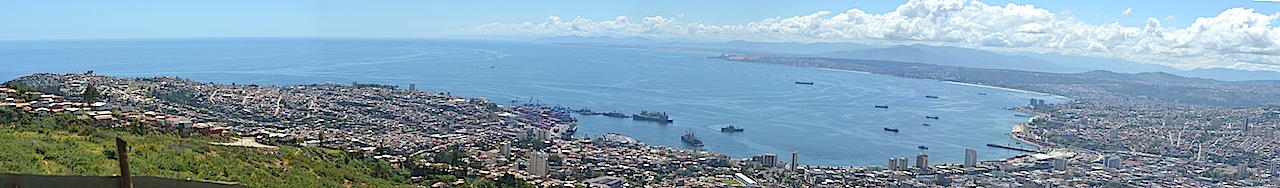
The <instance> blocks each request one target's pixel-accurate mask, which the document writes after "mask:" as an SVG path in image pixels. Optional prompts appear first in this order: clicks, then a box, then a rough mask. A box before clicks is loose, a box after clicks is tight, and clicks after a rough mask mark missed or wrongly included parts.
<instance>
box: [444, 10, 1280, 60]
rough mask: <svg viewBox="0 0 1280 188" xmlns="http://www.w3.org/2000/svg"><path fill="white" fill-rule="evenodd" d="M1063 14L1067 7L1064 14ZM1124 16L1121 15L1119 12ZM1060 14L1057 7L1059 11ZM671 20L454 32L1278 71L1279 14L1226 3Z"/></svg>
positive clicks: (556, 21)
mask: <svg viewBox="0 0 1280 188" xmlns="http://www.w3.org/2000/svg"><path fill="white" fill-rule="evenodd" d="M1067 11H1069V10H1067ZM1129 11H1130V10H1126V11H1125V13H1121V14H1124V15H1127V12H1129ZM1064 12H1066V11H1064ZM678 18H680V16H676V17H663V16H651V17H644V18H642V19H639V20H633V19H631V18H628V17H626V16H618V17H617V18H614V19H612V20H604V21H593V20H590V19H585V18H581V17H579V18H574V19H572V20H567V21H566V20H563V19H561V18H560V17H558V16H554V15H553V16H548V17H547V18H546V20H544V21H543V22H541V23H533V22H518V23H496V22H495V23H489V24H482V25H477V26H473V27H469V28H463V29H460V30H459V32H461V33H462V34H468V35H488V36H562V35H582V36H624V37H630V36H640V37H650V38H659V39H662V38H667V39H672V38H696V39H707V40H746V41H764V42H857V43H871V44H928V45H946V46H958V47H970V48H980V49H987V50H998V51H1017V52H1038V53H1045V52H1050V53H1062V54H1067V55H1081V56H1089V57H1103V58H1123V59H1127V60H1131V61H1136V62H1142V63H1151V64H1160V65H1166V66H1171V67H1174V68H1179V69H1195V68H1229V69H1240V70H1266V71H1280V26H1277V22H1276V21H1277V19H1280V13H1272V14H1269V15H1268V14H1264V13H1258V12H1254V10H1253V9H1247V8H1232V9H1227V10H1224V11H1223V12H1221V13H1220V14H1218V15H1217V16H1213V17H1200V18H1196V19H1195V21H1194V22H1193V23H1192V24H1191V25H1190V26H1188V27H1185V28H1176V27H1165V26H1162V25H1161V24H1160V23H1161V22H1162V21H1173V20H1172V19H1173V18H1172V17H1170V18H1166V19H1164V20H1161V19H1157V18H1147V21H1146V22H1147V23H1146V24H1145V26H1143V27H1141V28H1139V27H1126V26H1122V25H1121V24H1120V23H1118V22H1113V23H1107V24H1097V25H1095V24H1089V23H1085V22H1083V21H1080V20H1076V19H1075V18H1073V17H1071V16H1069V13H1062V14H1055V13H1053V12H1050V11H1049V10H1047V9H1043V8H1037V7H1035V6H1034V5H1030V4H1027V5H1019V4H1012V3H1010V4H1006V5H1004V6H997V5H987V4H984V3H982V2H980V1H977V0H911V1H908V2H906V3H904V4H902V5H900V6H898V8H897V9H896V10H894V11H892V12H888V13H884V14H870V13H866V12H864V11H862V10H860V9H856V8H855V9H850V10H848V11H846V12H842V13H832V12H828V11H819V12H816V13H813V14H809V15H802V16H792V17H774V18H767V19H763V20H759V21H754V22H749V23H745V24H737V25H732V24H731V25H708V24H702V23H697V22H693V23H687V22H684V21H681V20H678Z"/></svg>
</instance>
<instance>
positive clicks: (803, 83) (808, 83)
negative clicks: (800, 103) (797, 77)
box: [796, 82, 813, 85]
mask: <svg viewBox="0 0 1280 188" xmlns="http://www.w3.org/2000/svg"><path fill="white" fill-rule="evenodd" d="M796 84H800V85H813V82H796Z"/></svg>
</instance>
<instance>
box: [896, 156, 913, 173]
mask: <svg viewBox="0 0 1280 188" xmlns="http://www.w3.org/2000/svg"><path fill="white" fill-rule="evenodd" d="M910 163H911V162H910V161H907V158H906V157H901V158H898V170H907V167H910V166H911V165H908V164H910Z"/></svg>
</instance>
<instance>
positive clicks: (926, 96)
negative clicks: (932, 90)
mask: <svg viewBox="0 0 1280 188" xmlns="http://www.w3.org/2000/svg"><path fill="white" fill-rule="evenodd" d="M924 98H930V99H936V98H938V96H933V95H925V96H924Z"/></svg>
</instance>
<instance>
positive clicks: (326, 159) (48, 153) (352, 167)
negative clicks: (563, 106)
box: [0, 126, 407, 187]
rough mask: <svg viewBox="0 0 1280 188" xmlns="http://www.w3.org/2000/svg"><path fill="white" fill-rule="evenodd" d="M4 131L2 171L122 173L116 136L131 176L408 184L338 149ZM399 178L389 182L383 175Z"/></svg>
mask: <svg viewBox="0 0 1280 188" xmlns="http://www.w3.org/2000/svg"><path fill="white" fill-rule="evenodd" d="M60 130H62V129H52V130H51V129H47V128H33V127H27V126H8V127H2V126H0V151H3V152H0V172H4V173H27V174H58V175H71V174H74V175H112V174H118V173H119V169H118V168H117V167H116V163H117V162H116V161H115V160H114V158H113V156H112V155H113V154H112V153H114V150H115V141H114V138H116V137H121V138H124V139H125V140H126V141H128V142H129V145H130V148H131V151H130V154H129V159H130V160H129V163H130V165H131V166H132V170H133V173H134V174H145V175H153V176H160V177H169V178H191V179H204V180H215V181H231V182H239V183H242V184H244V185H247V186H249V187H345V185H344V183H345V182H350V183H351V184H350V185H352V186H354V187H396V186H405V184H404V183H403V182H404V180H403V177H407V175H406V174H404V173H407V172H405V171H404V170H396V169H394V168H391V167H390V165H389V164H387V163H386V162H380V163H379V162H370V161H364V160H360V159H354V158H352V157H348V156H346V154H344V153H343V152H341V151H335V150H328V149H317V148H293V147H282V148H281V149H280V152H279V153H278V154H268V153H263V152H261V151H259V150H257V149H251V148H240V147H225V146H212V145H210V144H208V142H209V141H213V139H210V138H176V137H171V136H167V135H135V134H130V133H127V132H121V131H112V130H100V129H94V128H81V129H70V130H74V131H60ZM378 176H381V177H387V178H392V179H397V177H399V180H390V179H385V178H379V177H378Z"/></svg>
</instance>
